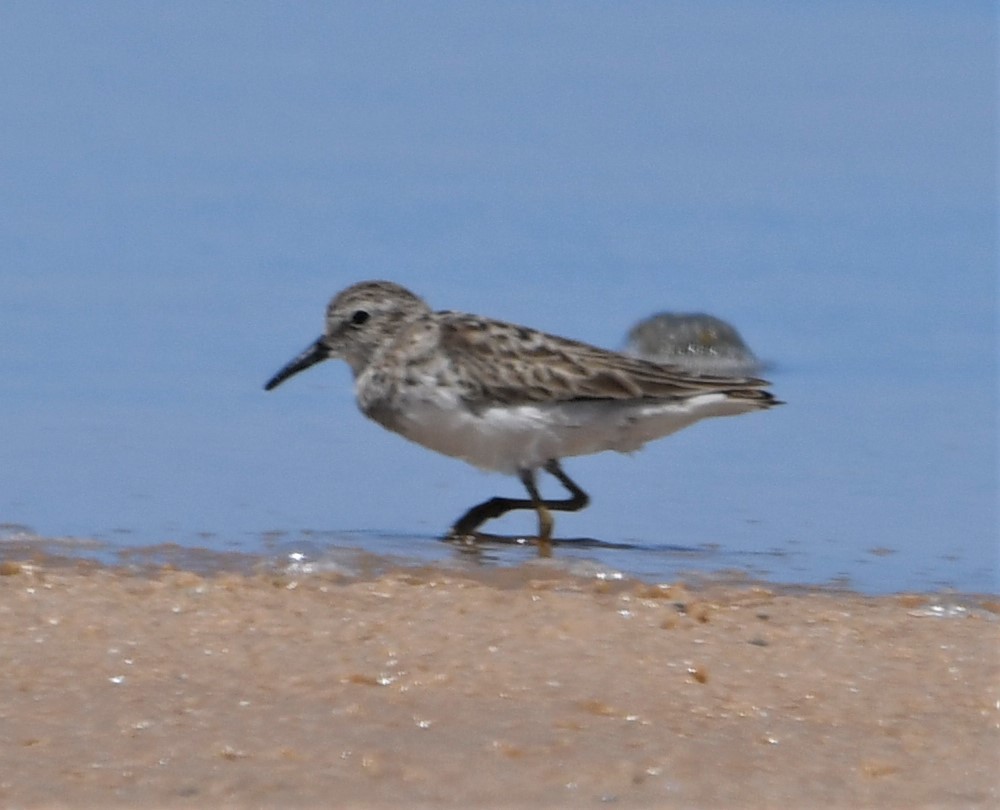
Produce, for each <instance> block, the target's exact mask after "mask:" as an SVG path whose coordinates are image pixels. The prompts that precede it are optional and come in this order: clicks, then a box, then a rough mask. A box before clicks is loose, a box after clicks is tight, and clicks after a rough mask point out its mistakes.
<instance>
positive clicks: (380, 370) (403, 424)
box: [264, 281, 780, 555]
mask: <svg viewBox="0 0 1000 810" xmlns="http://www.w3.org/2000/svg"><path fill="white" fill-rule="evenodd" d="M331 358H338V359H341V360H344V361H345V362H347V364H348V365H349V366H350V367H351V371H352V372H353V373H354V392H355V396H356V398H357V403H358V407H359V408H360V409H361V411H362V413H364V414H365V416H367V417H369V418H371V419H374V420H375V421H376V422H378V423H379V424H380V425H382V426H383V427H385V428H388V429H389V430H392V431H394V432H396V433H399V434H400V435H402V436H405V437H406V438H407V439H410V440H411V441H414V442H417V443H418V444H421V445H423V446H424V447H427V448H429V449H431V450H436V451H437V452H439V453H444V454H445V455H448V456H454V457H455V458H460V459H463V460H464V461H467V462H469V463H470V464H473V465H475V466H476V467H480V468H482V469H485V470H494V471H498V472H503V473H508V474H516V475H517V476H519V477H520V479H521V482H522V483H523V484H524V487H525V489H526V490H527V492H528V498H527V499H523V498H503V497H496V498H491V499H489V500H487V501H484V502H483V503H480V504H477V505H476V506H473V507H472V508H471V509H469V510H468V511H467V512H466V513H465V514H464V515H462V517H460V518H459V519H458V520H457V521H455V523H454V525H453V526H452V527H451V530H450V532H449V537H452V538H456V539H468V538H475V537H476V536H478V534H477V531H476V530H477V529H478V528H479V527H480V526H481V525H482V524H483V523H485V522H486V521H488V520H491V519H493V518H497V517H500V516H501V515H504V514H506V513H507V512H510V511H513V510H517V509H531V510H534V511H535V512H536V513H537V515H538V538H537V540H538V546H539V551H540V553H541V554H543V555H547V554H549V553H550V549H551V537H552V522H553V521H552V515H551V512H552V511H564V512H575V511H577V510H579V509H583V508H584V507H585V506H586V505H587V504H588V503H589V501H590V499H589V497H588V495H587V493H586V492H584V491H583V490H582V489H581V488H580V487H579V486H577V484H576V483H575V482H574V481H573V480H572V479H571V478H570V477H569V476H568V475H566V473H565V472H564V471H563V469H562V467H561V466H560V463H559V462H560V459H562V458H565V457H566V456H580V455H587V454H589V453H599V452H601V451H604V450H617V451H618V452H622V453H631V452H633V451H635V450H638V449H639V448H640V447H642V446H643V445H644V444H646V442H649V441H652V440H653V439H658V438H660V437H661V436H666V435H668V434H670V433H674V432H675V431H678V430H680V429H681V428H684V427H687V426H688V425H691V424H693V423H695V422H697V421H698V420H700V419H704V418H706V417H710V416H730V415H735V414H741V413H747V412H748V411H756V410H764V409H766V408H770V407H772V406H773V405H777V404H780V403H779V402H778V401H777V400H776V399H775V398H774V397H773V396H772V394H771V393H770V392H768V391H765V390H762V389H763V386H765V385H767V382H765V381H764V380H759V379H755V378H753V377H740V378H733V377H721V376H711V375H704V374H694V373H690V372H686V371H684V370H682V369H680V368H678V367H676V366H669V365H660V364H658V363H653V362H649V361H646V360H641V359H638V358H634V357H629V356H626V355H624V354H620V353H617V352H613V351H608V350H606V349H600V348H597V347H596V346H590V345H588V344H586V343H580V342H578V341H575V340H567V339H566V338H561V337H556V336H554V335H549V334H546V333H545V332H539V331H537V330H535V329H529V328H527V327H524V326H517V325H515V324H511V323H505V322H503V321H497V320H493V319H491V318H484V317H481V316H479V315H469V314H465V313H461V312H450V311H439V312H435V311H433V310H431V308H430V307H429V306H428V305H427V304H426V303H425V302H424V301H423V299H421V298H419V297H418V296H417V295H415V294H413V293H412V292H410V291H409V290H407V289H406V288H404V287H401V286H400V285H398V284H394V283H393V282H390V281H363V282H360V283H358V284H354V285H352V286H350V287H348V288H347V289H346V290H344V291H343V292H340V293H338V294H337V295H336V296H334V298H333V300H331V301H330V303H329V305H328V306H327V309H326V331H325V333H324V334H323V335H322V336H321V337H320V338H318V339H317V340H316V341H315V342H314V343H312V345H310V346H309V347H308V348H307V349H306V350H305V351H303V352H302V353H301V354H300V355H298V357H296V358H294V359H293V360H292V361H291V362H289V363H288V364H287V365H286V366H285V367H284V368H282V369H281V370H280V371H279V372H278V373H277V374H275V375H274V376H273V377H272V378H271V379H270V380H269V381H268V382H267V384H266V385H265V386H264V388H265V390H268V391H270V390H271V389H272V388H275V387H277V386H278V385H280V384H281V383H282V382H284V381H285V380H287V379H288V378H289V377H291V376H292V375H294V374H297V373H298V372H300V371H303V370H304V369H307V368H309V367H310V366H312V365H315V364H316V363H319V362H321V361H323V360H328V359H331ZM539 469H544V470H545V471H546V472H548V473H550V474H551V475H553V476H555V478H556V479H558V480H559V482H560V483H561V484H562V485H563V486H564V487H565V488H566V490H567V492H568V493H569V497H567V498H565V499H563V500H548V499H544V498H542V497H541V495H540V494H539V491H538V487H537V484H536V481H535V477H536V473H537V471H538V470H539Z"/></svg>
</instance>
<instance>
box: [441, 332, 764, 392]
mask: <svg viewBox="0 0 1000 810" xmlns="http://www.w3.org/2000/svg"><path fill="white" fill-rule="evenodd" d="M442 314H443V315H447V317H445V318H442V319H441V320H440V321H439V328H440V333H439V336H438V341H439V345H440V348H441V349H442V350H443V351H444V353H445V354H446V355H447V357H448V360H449V364H450V365H451V367H452V368H453V370H454V371H455V373H456V374H457V375H458V377H459V379H460V380H461V382H462V386H463V396H464V398H465V399H466V400H468V401H469V402H470V404H476V403H483V402H487V401H495V402H501V403H503V404H506V405H518V404H529V403H538V402H566V401H572V400H639V399H659V400H671V399H675V400H676V399H687V398H689V397H692V396H696V395H698V394H705V393H712V392H720V393H721V392H724V393H727V394H729V395H730V396H734V397H738V398H741V399H757V400H760V401H761V406H762V407H766V406H767V405H768V404H771V403H772V402H773V397H772V396H771V394H769V393H768V392H766V391H762V390H760V388H762V387H763V386H765V385H767V384H768V383H767V382H766V381H765V380H760V379H756V378H753V377H741V378H733V377H720V376H714V375H700V374H692V373H690V372H687V371H684V370H682V369H680V368H678V367H676V366H668V365H661V364H659V363H653V362H650V361H647V360H641V359H639V358H635V357H630V356H628V355H624V354H619V353H617V352H612V351H608V350H606V349H600V348H598V347H596V346H591V345H589V344H586V343H581V342H578V341H574V340H568V339H566V338H560V337H556V336H555V335H548V334H545V333H543V332H538V331H536V330H533V329H528V328H526V327H521V326H516V325H514V324H508V323H503V322H500V321H491V320H487V319H484V318H478V317H476V316H473V315H462V314H459V313H439V315H442ZM519 360H523V362H518V361H519Z"/></svg>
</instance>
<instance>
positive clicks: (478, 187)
mask: <svg viewBox="0 0 1000 810" xmlns="http://www.w3.org/2000/svg"><path fill="white" fill-rule="evenodd" d="M0 70H2V76H3V81H2V82H0V104H2V108H3V110H4V124H3V126H2V127H0V155H2V157H0V210H2V211H3V215H2V216H0V247H2V254H3V261H2V263H0V329H2V338H0V523H2V524H6V528H5V529H4V531H5V532H6V535H4V534H3V532H0V539H2V536H6V537H8V538H10V537H13V536H17V537H22V538H23V537H24V536H25V532H26V531H28V530H30V531H31V532H34V533H37V534H39V535H44V536H49V537H53V536H58V537H63V536H64V537H70V538H77V539H85V538H95V537H96V538H101V539H103V540H105V541H107V542H108V543H111V544H115V545H117V546H119V547H128V546H144V545H153V544H161V543H179V544H181V545H184V546H190V547H192V548H203V549H207V550H209V551H211V550H222V549H226V550H247V551H250V552H258V551H260V552H262V553H274V554H279V555H280V554H283V553H285V552H287V550H289V549H294V548H296V547H298V546H299V545H303V544H306V545H309V544H311V545H309V553H310V554H314V555H315V556H322V555H323V553H325V552H326V551H329V549H330V548H339V547H341V546H348V547H351V546H354V547H358V548H361V549H364V550H367V551H372V552H375V553H390V554H403V555H405V554H412V555H414V556H415V557H417V558H433V559H438V558H443V557H446V556H447V555H448V554H449V553H451V552H450V551H449V550H447V549H446V547H444V545H443V544H440V543H438V542H437V541H436V540H435V539H434V538H435V536H436V535H437V534H439V533H440V532H441V531H443V530H444V529H445V528H446V527H447V526H448V525H449V524H450V522H451V521H452V520H453V519H454V518H455V517H457V515H458V514H460V513H461V512H462V511H463V510H464V509H465V508H466V507H467V506H469V505H471V504H472V503H474V502H477V501H479V500H482V499H484V498H485V497H487V496H490V495H493V494H500V493H505V494H512V495H515V494H518V492H519V484H518V483H517V481H515V480H514V479H510V478H504V477H502V476H496V475H488V474H484V473H480V472H478V471H476V470H474V469H472V468H470V467H467V466H466V465H464V464H463V463H461V462H458V461H455V460H452V459H448V458H444V457H439V456H436V455H434V454H432V453H429V452H427V451H425V450H423V449H421V448H419V447H417V446H415V445H412V444H409V443H407V442H406V441H404V440H402V439H400V438H399V437H397V436H394V435H392V434H389V433H386V432H384V431H383V430H382V429H380V428H379V427H378V426H376V425H374V424H372V423H370V422H367V421H366V420H365V419H364V418H363V417H362V416H360V414H358V412H357V411H356V409H355V406H354V403H353V395H352V390H351V380H350V374H349V371H348V369H347V367H346V366H344V365H343V364H334V363H328V364H325V365H323V366H320V367H318V368H317V369H314V370H312V371H310V372H309V373H307V374H305V375H303V376H301V377H297V378H296V379H294V380H292V381H290V382H288V383H286V384H285V385H284V386H282V387H281V388H280V389H278V390H277V391H274V392H272V393H268V394H265V393H264V392H263V391H262V390H261V385H262V383H263V382H264V381H265V380H266V379H267V378H268V377H269V376H270V375H271V374H272V373H273V372H274V371H275V370H277V368H278V367H280V366H281V365H282V364H284V363H285V361H286V360H288V359H289V358H290V357H291V356H292V355H293V354H295V353H296V352H298V351H299V350H300V349H302V348H303V347H304V346H305V345H306V344H307V343H308V342H310V341H311V340H312V339H314V338H315V337H316V336H317V335H318V334H319V332H320V330H321V327H322V322H321V320H322V311H323V307H324V305H325V303H326V300H327V299H328V297H329V296H330V295H332V294H333V293H335V292H336V291H337V290H339V289H341V288H342V287H344V286H346V285H347V284H349V283H352V282H354V281H357V280H361V279H365V278H389V279H394V280H396V281H399V282H401V283H403V284H406V285H408V286H410V287H412V288H413V289H414V290H415V291H417V292H419V293H420V294H421V295H423V296H424V297H426V298H427V299H428V301H430V302H431V303H432V305H434V306H437V307H440V308H449V309H464V310H469V311H474V312H481V313H484V314H489V315H492V316H495V317H499V318H504V319H508V320H512V321H515V322H519V323H524V324H529V325H532V326H538V327H542V328H545V329H547V330H549V331H552V332H555V333H558V334H563V335H567V336H571V337H575V338H579V339H583V340H587V341H590V342H593V343H597V344H600V345H606V346H611V347H620V346H622V345H623V342H624V336H625V333H626V331H627V329H628V328H629V327H630V326H631V325H632V324H633V323H634V322H635V321H636V320H638V319H639V318H642V317H645V316H647V315H649V314H652V313H653V312H656V311H659V310H665V309H670V310H680V311H690V310H699V311H706V312H710V313H712V314H714V315H717V316H719V317H722V318H725V319H727V320H729V321H730V322H732V323H734V324H735V325H736V326H737V327H738V328H739V329H740V331H741V332H742V334H743V336H744V338H745V339H746V340H747V342H748V343H749V345H750V346H751V347H752V348H753V350H754V351H755V352H756V353H757V354H758V355H760V356H761V357H762V358H764V359H765V360H767V361H769V362H770V364H771V368H770V369H769V372H768V374H769V376H770V378H771V379H772V380H773V390H774V391H775V392H776V393H777V394H778V395H779V396H780V397H781V398H782V399H784V400H786V401H787V403H788V404H787V405H786V406H784V407H783V408H781V409H778V410H775V411H771V412H768V413H763V414H754V415H750V416H745V417H740V418H737V419H726V420H715V421H714V422H705V423H702V424H700V425H698V426H696V427H694V428H692V429H690V430H688V431H685V432H682V433H680V434H678V435H676V436H674V437H671V438H669V439H666V440H664V441H662V442H658V443H655V444H653V445H651V446H649V447H647V448H646V449H645V450H644V451H642V452H641V453H639V454H637V455H636V456H635V457H632V458H629V457H625V456H619V455H614V454H604V455H602V456H595V457H589V458H582V459H573V460H570V461H568V462H567V464H566V468H567V470H568V471H569V472H570V474H571V475H573V476H574V477H575V478H576V479H577V480H578V481H579V482H580V483H581V484H582V485H583V486H584V487H585V488H586V489H588V490H589V491H590V492H591V494H592V496H593V504H592V506H591V507H590V508H589V509H587V510H586V511H583V512H580V513H578V514H573V515H559V516H558V518H557V532H558V534H559V535H561V536H566V537H589V538H596V539H599V540H601V541H605V542H607V543H622V544H629V545H631V546H633V547H634V548H632V549H631V550H629V549H620V550H617V551H616V550H614V549H604V550H593V549H592V550H587V549H581V550H579V551H575V552H571V554H572V555H576V556H579V557H581V558H589V557H591V556H595V555H596V557H597V558H599V559H600V560H602V561H603V562H605V563H607V564H609V565H611V566H616V567H618V568H620V569H621V570H624V571H625V572H627V573H631V574H639V575H645V576H650V577H656V576H660V575H661V574H663V575H665V574H666V573H669V569H670V567H671V566H672V565H675V564H676V565H678V566H680V567H682V568H683V567H688V568H691V569H695V570H698V569H701V568H704V569H706V570H708V569H719V568H730V567H732V568H736V569H743V570H746V571H748V572H750V573H755V574H760V575H762V576H765V577H767V578H771V579H774V580H776V581H782V582H798V583H805V584H825V583H831V582H835V583H840V584H847V585H849V586H851V587H856V588H859V589H862V590H866V591H871V592H891V591H897V590H912V589H916V590H923V589H930V590H933V589H937V588H941V587H950V588H956V589H959V590H965V591H977V592H983V591H986V592H997V591H998V590H1000V562H998V560H1000V546H998V473H997V470H998V462H997V454H998V430H997V414H998V383H997V20H996V11H995V7H994V5H993V4H992V3H986V2H953V3H947V4H939V3H865V2H850V3H837V4H818V3H803V4H781V3H759V2H748V3H735V4H701V3H661V2H650V3H642V2H637V3H629V4H608V3H598V2H573V3H569V2H564V3H560V2H556V3H527V2H526V3H493V4H486V3H459V2H430V3H421V4H402V3H379V2H365V3H308V2H304V3H293V4H279V3H262V2H241V3H238V4H228V3H214V2H211V3H200V2H199V3H194V2H171V3H125V2H120V3H114V2H93V3H86V4H73V3H62V2H30V3H29V2H23V3H5V4H4V6H3V8H2V10H0ZM546 491H551V492H552V494H553V495H555V494H557V491H558V488H557V487H556V488H553V489H552V490H548V489H547V490H546ZM22 527H27V528H22ZM531 527H532V518H531V516H530V515H518V516H513V517H511V518H509V519H506V520H505V521H504V522H503V523H498V524H494V525H491V527H490V528H491V529H495V530H497V531H508V532H512V533H517V532H526V531H530V530H531ZM275 538H278V540H275ZM504 553H505V554H507V557H504V559H507V558H510V559H517V555H519V554H520V555H527V556H530V552H527V550H525V549H513V550H511V551H510V552H504ZM672 555H673V556H672ZM675 557H676V559H675ZM678 560H679V562H678ZM661 569H662V570H661Z"/></svg>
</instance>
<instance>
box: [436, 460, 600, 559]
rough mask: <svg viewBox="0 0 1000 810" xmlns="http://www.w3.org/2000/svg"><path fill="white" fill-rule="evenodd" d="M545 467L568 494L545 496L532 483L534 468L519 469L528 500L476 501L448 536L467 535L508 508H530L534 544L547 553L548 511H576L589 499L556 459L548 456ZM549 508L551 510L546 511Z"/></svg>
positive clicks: (542, 554) (502, 513)
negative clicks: (534, 523)
mask: <svg viewBox="0 0 1000 810" xmlns="http://www.w3.org/2000/svg"><path fill="white" fill-rule="evenodd" d="M545 471H546V472H547V473H549V474H550V475H553V476H555V477H556V478H557V479H559V483H561V484H562V485H563V486H564V487H566V489H567V491H568V492H569V494H570V497H568V498H565V499H563V500H558V501H553V500H545V499H544V498H542V496H541V495H540V494H539V492H538V486H537V485H536V484H535V472H534V470H530V469H526V470H521V471H520V472H519V473H518V475H519V477H520V479H521V483H522V484H524V488H525V489H526V490H528V495H530V496H531V499H530V500H527V499H525V498H499V497H498V498H490V499H489V500H488V501H483V502H482V503H480V504H476V505H475V506H473V507H472V508H471V509H470V510H469V511H468V512H466V513H465V514H464V515H462V517H460V518H459V519H458V520H457V521H455V524H454V525H453V526H452V527H451V530H450V531H449V533H448V534H449V536H450V537H468V536H471V535H473V534H474V533H475V530H476V529H478V528H479V527H480V526H482V525H483V524H484V523H485V522H486V521H487V520H493V519H494V518H498V517H500V516H501V515H505V514H507V513H508V512H513V511H515V510H518V509H534V510H535V512H536V513H537V514H538V548H539V554H540V555H541V556H544V557H547V556H549V554H551V548H552V514H551V512H552V511H555V512H576V511H578V510H580V509H583V508H584V507H585V506H586V505H587V504H588V503H590V497H589V496H588V495H587V493H586V492H584V491H583V490H582V489H580V487H579V486H577V484H576V482H575V481H573V479H572V478H570V477H569V476H568V475H566V473H565V472H564V471H563V468H562V467H561V466H560V465H559V462H558V461H557V460H556V459H551V460H549V461H547V462H546V463H545ZM550 510H551V511H550Z"/></svg>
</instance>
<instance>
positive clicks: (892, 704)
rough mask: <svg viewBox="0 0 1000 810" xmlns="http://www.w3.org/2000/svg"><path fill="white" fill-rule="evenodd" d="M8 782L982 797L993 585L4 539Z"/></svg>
mask: <svg viewBox="0 0 1000 810" xmlns="http://www.w3.org/2000/svg"><path fill="white" fill-rule="evenodd" d="M0 574H3V575H2V576H0V633H2V639H3V642H2V648H0V650H2V651H0V660H2V672H3V679H2V685H0V746H2V753H0V762H2V768H0V805H2V806H4V807H69V806H100V807H126V806H128V807H135V806H143V807H331V806H341V807H399V806H410V807H413V806H438V805H441V806H452V807H473V806H477V807H494V806H495V807H532V806H545V807H581V806H582V807H587V806H595V807H596V806H601V805H604V804H608V803H610V804H612V805H613V806H619V807H976V806H983V807H995V806H997V805H998V803H1000V601H998V600H997V599H996V598H990V597H986V598H959V597H955V596H954V595H950V596H946V595H930V596H928V595H901V596H888V597H879V598H872V597H864V596H858V595H855V594H850V593H829V592H822V591H803V592H790V591H779V590H774V589H770V588H767V587H762V586H755V585H749V584H722V583H716V584H708V585H702V586H699V587H698V588H694V587H693V586H690V587H685V586H684V585H682V584H673V585H670V586H651V585H646V584H641V583H611V582H606V581H600V580H586V579H575V578H572V577H569V576H566V575H564V574H559V573H558V572H552V571H549V570H547V569H546V568H545V566H542V565H538V564H526V565H525V566H523V567H522V568H519V569H513V570H511V569H505V570H501V571H493V572H489V573H484V574H483V576H482V577H474V576H469V575H465V574H456V573H455V572H454V571H445V570H442V569H420V570H412V569H411V570H407V571H400V572H395V573H388V574H383V575H380V576H378V577H377V578H374V579H372V580H370V581H357V580H351V581H349V580H346V579H342V578H339V577H337V576H335V575H321V574H314V575H309V576H305V577H302V578H298V579H296V578H293V577H290V576H288V575H264V574H260V575H235V574H220V575H217V576H200V575H196V574H193V573H189V572H184V571H175V570H161V571H156V572H152V573H149V572H147V573H145V574H136V573H127V572H123V571H118V570H113V569H108V568H101V567H97V566H92V565H86V564H80V565H77V566H75V567H74V566H69V567H61V566H48V565H46V564H44V563H42V564H37V563H22V562H16V561H9V560H8V561H7V562H4V563H0Z"/></svg>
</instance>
